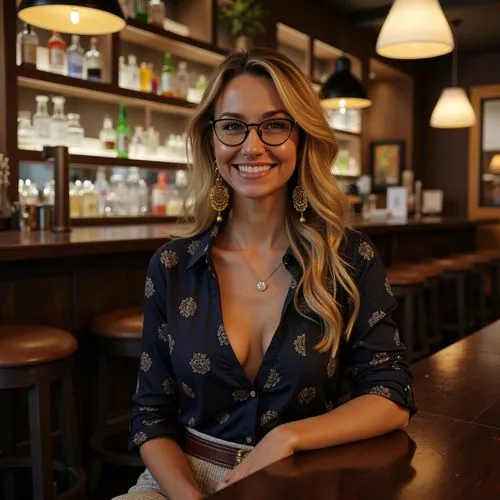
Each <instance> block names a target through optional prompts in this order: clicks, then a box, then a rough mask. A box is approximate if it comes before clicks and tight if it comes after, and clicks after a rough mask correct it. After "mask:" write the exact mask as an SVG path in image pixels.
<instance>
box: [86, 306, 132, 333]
mask: <svg viewBox="0 0 500 500" xmlns="http://www.w3.org/2000/svg"><path fill="white" fill-rule="evenodd" d="M90 329H91V330H92V333H93V334H94V335H99V336H101V337H107V338H113V339H140V338H142V310H141V308H140V307H133V308H129V309H117V310H115V311H110V312H107V313H104V314H101V315H100V316H98V317H97V318H96V319H95V320H94V321H93V322H92V324H91V326H90Z"/></svg>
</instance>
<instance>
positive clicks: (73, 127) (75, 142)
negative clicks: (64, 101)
mask: <svg viewBox="0 0 500 500" xmlns="http://www.w3.org/2000/svg"><path fill="white" fill-rule="evenodd" d="M84 137H85V133H84V130H83V127H82V126H81V125H80V115H79V114H78V113H68V146H69V147H75V148H81V147H82V146H83V139H84Z"/></svg>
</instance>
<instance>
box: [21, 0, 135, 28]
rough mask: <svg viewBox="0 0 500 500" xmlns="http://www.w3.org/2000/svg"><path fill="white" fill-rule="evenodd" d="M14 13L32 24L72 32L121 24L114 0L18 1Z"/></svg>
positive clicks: (119, 10)
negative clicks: (18, 3) (19, 2)
mask: <svg viewBox="0 0 500 500" xmlns="http://www.w3.org/2000/svg"><path fill="white" fill-rule="evenodd" d="M17 15H18V16H19V18H20V19H21V20H22V21H24V22H25V23H28V24H31V25H32V26H36V27H38V28H44V29H47V30H53V31H59V32H61V33H71V34H76V35H104V34H107V33H115V32H116V31H120V30H121V29H123V28H124V27H125V18H124V16H123V12H122V9H121V7H120V5H119V4H118V1H117V0H93V1H76V0H22V1H21V4H20V5H19V7H18V9H17Z"/></svg>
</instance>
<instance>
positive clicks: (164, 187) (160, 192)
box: [151, 172, 168, 215]
mask: <svg viewBox="0 0 500 500" xmlns="http://www.w3.org/2000/svg"><path fill="white" fill-rule="evenodd" d="M151 204H152V207H153V214H155V215H166V214H167V204H168V184H167V174H166V173H165V172H158V175H157V182H156V184H155V185H154V186H153V190H152V193H151Z"/></svg>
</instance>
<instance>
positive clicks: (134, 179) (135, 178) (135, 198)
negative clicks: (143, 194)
mask: <svg viewBox="0 0 500 500" xmlns="http://www.w3.org/2000/svg"><path fill="white" fill-rule="evenodd" d="M126 184H127V205H128V206H127V213H128V214H129V215H139V214H140V211H141V210H140V201H141V200H140V199H139V169H138V168H137V167H130V169H129V172H128V174H127V179H126Z"/></svg>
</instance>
